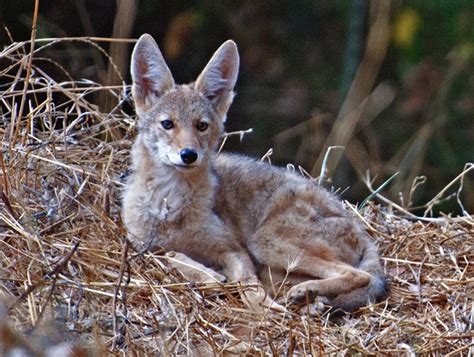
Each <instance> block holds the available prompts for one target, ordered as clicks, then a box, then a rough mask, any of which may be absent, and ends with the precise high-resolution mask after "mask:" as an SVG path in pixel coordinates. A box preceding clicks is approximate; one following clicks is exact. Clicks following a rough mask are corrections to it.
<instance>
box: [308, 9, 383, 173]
mask: <svg viewBox="0 0 474 357" xmlns="http://www.w3.org/2000/svg"><path fill="white" fill-rule="evenodd" d="M371 6H373V7H374V10H375V11H374V12H375V16H374V17H375V19H374V23H373V25H372V26H371V27H370V30H369V34H368V36H367V45H366V48H365V51H364V56H363V59H362V62H361V64H360V65H359V68H358V69H357V73H356V75H355V78H354V80H353V82H352V85H351V88H350V89H349V93H348V94H347V96H346V99H345V100H344V103H343V105H342V108H341V110H340V111H339V114H338V116H337V118H336V121H335V122H334V127H333V129H332V131H331V132H330V134H329V136H328V138H327V140H326V142H325V144H324V147H323V151H322V152H321V154H320V155H319V157H318V159H317V160H316V162H315V164H314V166H313V168H312V170H311V175H312V176H316V175H317V173H318V171H319V170H318V168H319V167H320V166H321V163H322V161H323V158H324V153H325V150H324V148H326V147H328V146H330V145H341V146H346V145H347V143H348V142H349V140H350V138H351V136H352V134H353V132H354V130H355V127H356V125H357V123H358V122H359V120H360V118H361V115H362V112H363V109H364V107H365V102H366V99H364V98H367V96H368V94H369V93H370V91H371V89H372V87H373V84H374V82H375V80H376V77H377V74H378V72H379V69H380V66H381V65H382V61H383V59H384V58H385V54H386V51H387V48H388V44H389V42H390V0H382V1H374V2H371ZM358 110H361V111H360V113H357V111H358ZM331 171H332V170H331Z"/></svg>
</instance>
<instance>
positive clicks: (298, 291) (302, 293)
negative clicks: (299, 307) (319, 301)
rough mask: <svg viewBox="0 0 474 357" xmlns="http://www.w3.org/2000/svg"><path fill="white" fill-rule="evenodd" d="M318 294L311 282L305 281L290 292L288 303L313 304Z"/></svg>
mask: <svg viewBox="0 0 474 357" xmlns="http://www.w3.org/2000/svg"><path fill="white" fill-rule="evenodd" d="M317 295H318V294H317V292H316V290H315V289H314V286H313V284H312V282H311V281H305V282H302V283H300V284H298V285H295V286H293V287H292V288H291V289H290V290H289V291H288V295H287V298H288V301H289V302H290V303H292V304H301V303H312V302H313V301H314V300H315V299H316V296H317Z"/></svg>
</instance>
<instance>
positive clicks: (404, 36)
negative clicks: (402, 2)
mask: <svg viewBox="0 0 474 357" xmlns="http://www.w3.org/2000/svg"><path fill="white" fill-rule="evenodd" d="M420 25H421V18H420V16H419V15H418V13H417V12H416V11H415V10H413V9H410V8H407V9H403V10H402V11H401V12H400V13H399V14H398V16H397V17H396V19H395V23H394V27H393V41H394V42H395V44H396V45H397V46H399V47H403V48H407V47H410V46H411V44H412V43H413V40H414V38H415V35H416V33H417V32H418V29H419V28H420Z"/></svg>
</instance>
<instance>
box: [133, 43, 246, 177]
mask: <svg viewBox="0 0 474 357" xmlns="http://www.w3.org/2000/svg"><path fill="white" fill-rule="evenodd" d="M238 70H239V54H238V52H237V46H236V45H235V43H234V42H233V41H231V40H229V41H226V42H225V43H224V44H222V46H221V47H219V49H218V50H217V51H216V52H215V53H214V55H213V56H212V58H211V60H210V61H209V63H208V64H207V66H206V67H205V68H204V70H203V71H202V73H201V74H200V75H199V77H198V78H197V80H196V82H194V83H191V84H189V85H177V84H175V82H174V79H173V77H172V75H171V72H170V70H169V68H168V66H167V65H166V62H165V60H164V58H163V55H162V54H161V52H160V50H159V48H158V45H157V44H156V42H155V40H153V38H152V37H151V36H150V35H147V34H145V35H142V36H141V37H140V39H139V40H138V42H137V44H136V45H135V49H134V50H133V54H132V64H131V72H132V80H133V86H132V94H133V98H134V101H135V110H136V112H137V115H138V117H139V119H138V130H139V135H140V136H141V137H142V138H141V139H142V141H143V143H144V145H145V147H146V148H147V150H148V151H149V153H150V155H151V157H152V159H153V160H154V161H155V162H157V163H159V164H165V165H169V166H173V167H175V168H176V169H178V170H189V169H191V168H192V167H196V166H199V165H200V164H202V163H204V162H207V160H208V158H209V156H210V155H212V153H213V152H214V151H215V149H216V146H217V144H218V141H219V138H220V136H221V134H222V131H223V123H224V121H225V116H226V113H227V110H228V109H229V106H230V104H231V103H232V99H233V96H234V94H233V89H234V86H235V82H236V80H237V73H238Z"/></svg>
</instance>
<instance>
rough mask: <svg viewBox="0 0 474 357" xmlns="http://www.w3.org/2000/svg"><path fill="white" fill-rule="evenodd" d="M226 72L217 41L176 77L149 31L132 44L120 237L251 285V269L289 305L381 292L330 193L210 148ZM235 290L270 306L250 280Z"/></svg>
mask: <svg viewBox="0 0 474 357" xmlns="http://www.w3.org/2000/svg"><path fill="white" fill-rule="evenodd" d="M238 68H239V55H238V51H237V46H236V45H235V43H234V42H233V41H227V42H225V43H224V44H223V45H222V46H221V47H220V48H219V49H218V50H217V51H216V52H215V54H214V55H213V56H212V58H211V60H210V61H209V63H208V64H207V66H206V67H205V68H204V70H203V72H202V73H201V74H200V75H199V77H198V78H197V80H196V82H194V83H191V84H188V85H177V84H175V82H174V79H173V77H172V75H171V72H170V70H169V68H168V66H167V65H166V63H165V60H164V59H163V56H162V54H161V52H160V50H159V49H158V46H157V44H156V42H155V41H154V40H153V38H152V37H151V36H149V35H143V36H142V37H141V38H140V40H139V41H138V43H137V44H136V46H135V49H134V51H133V55H132V64H131V72H132V79H133V87H132V92H133V97H134V101H135V108H136V112H137V115H138V124H137V126H138V135H137V138H136V140H135V143H134V145H133V148H132V166H133V167H132V168H133V170H132V171H133V173H132V174H131V175H130V176H129V178H128V180H127V184H126V187H125V190H124V193H123V219H124V223H125V225H126V227H127V230H128V232H129V239H130V240H131V241H132V242H133V243H134V244H135V246H137V247H140V248H149V249H154V248H156V247H163V248H165V249H167V250H169V251H177V252H180V253H183V254H185V256H187V257H189V258H191V259H193V260H194V261H196V262H198V263H200V264H203V265H204V266H207V267H211V268H212V269H214V270H215V271H218V272H220V273H222V274H224V275H225V276H226V277H227V278H228V279H229V280H241V281H245V282H249V283H254V284H257V285H258V284H259V281H260V280H259V279H258V278H257V277H259V278H260V279H261V280H262V281H263V283H264V285H266V286H267V292H269V293H271V292H272V291H277V289H276V288H275V285H277V284H281V283H282V282H284V283H287V284H290V286H291V289H290V290H289V292H288V298H289V301H290V302H304V301H306V300H307V298H308V297H309V298H311V299H314V298H315V297H316V296H319V297H322V299H323V300H324V301H325V302H327V303H328V304H329V305H330V306H332V307H334V308H340V309H342V310H346V311H350V310H354V309H356V308H358V307H360V306H363V305H365V304H367V303H369V302H373V301H378V300H380V299H382V298H384V297H385V296H386V294H387V285H386V282H385V278H384V275H383V272H382V268H381V265H380V260H379V255H378V253H377V249H376V247H375V246H374V244H373V243H372V242H371V241H370V239H369V237H368V235H367V233H366V232H365V231H364V230H363V229H362V227H360V225H359V224H358V223H357V222H356V221H355V220H354V219H353V218H352V217H351V216H350V215H349V214H348V212H347V211H346V210H345V208H344V207H343V205H342V204H341V202H339V201H338V200H337V199H336V198H335V197H334V196H332V195H331V194H330V193H329V192H327V191H326V190H324V189H323V188H321V187H319V186H318V185H316V184H315V183H314V182H313V181H311V180H308V179H306V178H303V177H302V176H299V175H297V174H294V173H291V172H289V171H287V170H283V169H280V168H276V167H273V166H271V165H270V164H267V163H263V162H259V161H256V160H253V159H251V158H247V157H244V156H239V155H233V154H226V153H223V154H220V155H217V153H216V151H217V146H218V144H219V140H220V138H221V136H222V134H223V124H224V121H225V119H226V113H227V110H228V109H229V106H230V104H231V102H232V99H233V89H234V86H235V83H236V80H237V73H238ZM201 266H202V265H201ZM271 285H273V287H271ZM243 298H244V300H245V302H246V303H247V304H248V305H250V306H252V307H258V306H259V305H264V306H277V304H275V303H273V302H272V300H271V299H270V298H269V297H268V296H267V294H266V292H265V291H264V290H263V289H262V288H261V287H260V288H256V289H255V290H253V291H252V290H250V291H247V292H246V293H244V294H243Z"/></svg>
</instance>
